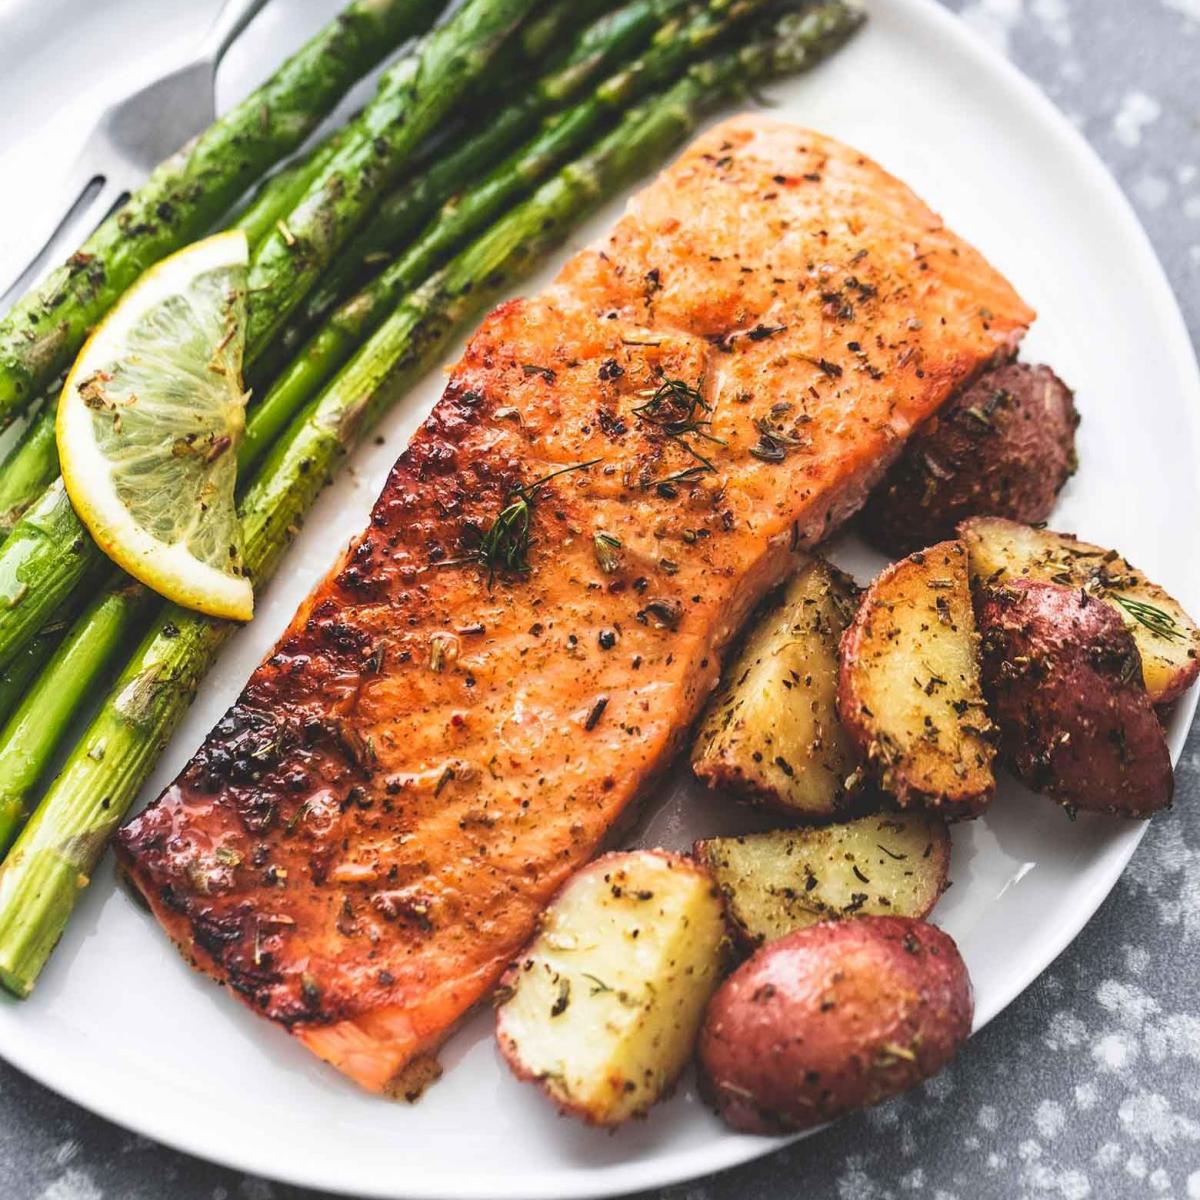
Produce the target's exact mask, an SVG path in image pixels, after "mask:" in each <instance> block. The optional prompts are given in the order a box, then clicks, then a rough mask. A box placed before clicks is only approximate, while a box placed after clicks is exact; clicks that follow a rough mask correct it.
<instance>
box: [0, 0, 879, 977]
mask: <svg viewBox="0 0 1200 1200" xmlns="http://www.w3.org/2000/svg"><path fill="white" fill-rule="evenodd" d="M858 23H859V18H858V16H857V15H856V14H855V13H854V12H853V11H852V10H849V9H847V8H846V6H845V5H844V4H842V3H840V2H826V3H822V4H818V5H817V6H815V7H813V8H811V9H809V10H807V11H805V12H804V13H802V14H795V13H789V14H785V15H784V16H783V17H780V18H779V19H778V20H777V21H776V22H775V23H774V24H773V25H772V26H771V31H770V33H763V34H761V35H759V36H758V37H756V38H755V39H754V40H753V41H752V42H750V43H749V44H747V45H745V46H743V47H741V48H740V49H737V50H733V51H727V52H725V53H722V54H719V55H718V56H716V57H715V58H713V59H710V60H706V61H705V62H703V63H700V64H697V65H696V66H694V67H693V68H692V69H691V70H690V71H689V73H688V74H687V75H686V76H685V77H684V78H683V79H682V80H680V81H679V82H678V83H676V84H675V85H674V86H673V87H671V88H670V89H669V90H667V91H666V92H664V93H661V94H658V95H655V96H654V97H652V98H650V99H649V100H648V101H647V102H646V103H645V104H644V105H642V106H641V107H640V108H638V109H636V110H634V111H632V112H630V113H628V114H627V115H626V116H625V118H624V119H623V120H622V121H621V122H620V123H619V124H618V125H617V126H616V127H615V128H614V129H613V130H612V131H611V132H609V133H608V134H607V135H606V136H604V137H603V138H601V139H600V141H599V142H597V143H596V144H595V145H594V146H593V147H592V148H591V149H590V150H588V151H587V152H586V153H585V154H583V155H581V156H580V157H579V158H578V159H576V160H575V161H573V162H571V163H569V164H568V165H566V166H565V167H563V168H562V169H561V170H560V171H559V172H558V173H557V174H556V175H555V176H554V177H553V178H552V179H550V180H549V181H547V182H546V183H544V184H543V185H542V186H541V187H540V188H539V189H538V190H537V192H535V193H534V195H533V196H531V197H530V198H529V199H527V200H526V201H525V202H524V203H522V204H521V205H519V206H518V207H516V208H514V209H513V210H511V211H510V212H509V214H508V215H507V216H505V217H504V218H503V219H502V220H501V221H499V222H498V223H497V224H496V225H495V226H493V227H492V228H491V229H490V230H489V231H488V232H487V233H485V234H483V235H482V236H481V237H480V238H478V239H477V240H476V241H475V242H474V243H472V244H471V245H470V246H469V247H468V248H467V249H466V250H464V251H463V252H462V253H460V254H459V255H458V256H457V257H456V258H455V259H454V260H453V261H452V262H451V263H449V264H448V265H447V266H446V267H444V268H443V269H442V270H441V271H439V272H438V273H437V274H436V275H434V276H433V277H432V278H430V279H429V280H428V281H426V283H425V284H423V285H422V286H421V287H420V288H419V289H417V291H416V292H414V293H413V294H412V295H411V296H410V297H409V298H408V299H407V300H406V301H405V303H404V304H402V305H401V306H400V307H399V308H398V309H397V310H396V311H395V312H394V313H393V314H392V316H391V317H390V318H389V319H388V320H387V321H386V322H385V323H384V324H383V325H381V326H380V328H379V329H378V330H377V331H376V333H375V335H374V336H373V337H372V338H371V340H370V341H369V342H368V343H367V344H366V345H365V346H364V347H363V348H362V350H361V351H360V352H359V353H358V354H357V355H356V356H355V358H354V359H353V361H352V362H351V363H350V364H349V365H348V366H347V367H346V368H345V370H344V371H343V372H342V373H341V374H340V375H339V376H338V377H337V379H336V380H335V381H334V382H333V383H332V384H331V385H330V386H329V387H328V388H327V389H326V390H325V392H324V393H323V394H322V395H321V397H320V398H319V399H318V400H317V401H316V402H315V403H314V404H313V405H311V406H310V408H309V409H308V410H307V411H306V413H305V414H304V416H303V417H302V418H299V419H297V420H296V421H295V422H294V423H293V425H292V427H291V428H290V430H289V432H288V434H287V436H286V437H284V438H283V439H282V440H281V441H280V442H279V444H278V445H277V446H276V447H275V449H274V450H273V451H272V452H271V454H270V455H269V456H268V458H267V460H266V461H265V463H264V464H263V466H262V468H261V469H260V470H259V472H258V475H257V478H256V479H255V481H254V483H253V484H252V486H251V487H250V489H249V491H248V492H247V494H246V496H245V497H244V499H243V502H242V505H241V511H242V519H243V526H244V530H245V540H246V563H247V565H248V567H249V569H250V570H251V572H252V574H253V575H254V577H255V579H256V580H257V581H258V582H259V583H262V582H264V581H265V580H266V579H267V578H269V577H270V575H271V573H272V571H273V570H274V568H275V567H276V565H277V564H278V562H279V559H280V557H281V555H282V554H283V552H284V550H285V549H286V546H287V544H288V542H289V540H290V538H291V536H292V534H293V531H294V529H295V527H296V523H297V522H298V521H299V520H300V519H301V518H302V516H303V514H304V512H305V511H306V510H307V509H308V508H309V507H310V506H311V504H312V502H313V501H314V500H315V498H316V496H317V495H318V493H319V492H320V491H321V489H322V488H323V487H324V486H325V484H326V483H328V481H329V479H330V478H331V476H332V474H333V472H334V471H335V470H336V468H337V466H338V464H339V463H340V461H341V459H342V458H343V457H344V456H345V455H346V454H347V453H348V452H349V451H350V450H351V449H352V447H353V445H354V444H355V442H356V441H357V440H358V438H359V437H360V436H361V435H362V433H363V432H364V431H365V430H366V429H367V428H369V427H370V426H371V425H372V424H373V423H374V422H375V420H377V419H378V418H379V417H380V416H381V415H382V414H383V412H384V411H386V409H387V408H388V407H389V406H390V405H391V404H392V403H393V402H394V401H395V400H396V399H397V398H398V397H399V395H401V394H402V393H403V391H404V389H405V387H406V386H407V385H408V384H409V383H411V381H412V380H413V379H414V378H415V377H416V376H417V375H418V374H420V373H421V372H422V371H423V370H424V369H425V368H426V367H427V366H428V365H429V364H430V362H431V361H432V360H433V359H434V358H435V357H436V355H437V354H438V353H439V352H440V351H441V349H442V348H443V347H444V346H445V344H446V342H447V341H448V339H449V338H450V337H451V336H452V335H453V333H454V332H455V330H456V329H457V328H458V326H459V325H460V324H461V322H462V321H463V320H464V319H466V318H467V317H468V316H469V315H470V314H471V313H472V312H474V311H475V310H476V309H477V308H478V307H479V306H480V305H481V304H483V303H485V302H486V301H487V300H488V299H490V298H492V297H493V296H494V295H495V293H496V291H497V290H498V289H499V288H501V287H504V286H506V285H508V284H510V283H511V282H512V281H513V280H514V279H515V278H517V277H519V276H520V275H522V274H523V273H524V272H525V271H526V270H527V269H528V268H529V267H530V266H532V265H533V262H534V261H535V260H536V258H537V257H538V256H539V255H541V254H542V253H544V252H545V251H546V250H548V249H549V248H550V247H552V246H553V245H555V244H556V243H557V242H558V241H559V240H560V239H561V238H562V237H563V235H564V234H565V232H566V230H567V228H568V227H569V226H570V225H571V224H572V223H574V222H575V221H578V220H579V219H580V218H581V217H582V216H583V215H584V214H585V213H586V212H588V211H589V210H590V209H591V208H592V207H593V206H594V205H596V204H597V203H599V202H600V201H602V200H603V199H604V198H605V197H607V196H608V195H611V194H612V193H613V192H614V191H615V190H617V189H618V188H620V187H622V186H624V185H626V184H627V183H629V182H630V181H631V180H633V179H635V178H636V177H638V176H639V175H641V174H642V173H644V172H645V171H646V170H647V169H648V168H649V167H650V166H651V164H652V163H654V162H655V161H657V160H658V159H660V158H661V157H662V156H663V155H664V154H665V153H666V152H667V151H668V150H669V149H670V148H671V147H672V146H674V145H675V144H676V143H677V142H678V141H679V140H680V139H681V138H683V137H684V136H686V135H687V134H688V133H689V132H690V131H691V130H692V129H693V128H694V127H695V124H696V122H697V120H698V119H699V117H700V116H701V115H702V113H703V112H704V111H705V110H706V108H707V107H708V106H709V104H710V103H711V102H712V101H713V100H715V99H718V98H720V97H721V96H723V95H728V94H731V93H738V92H740V91H743V90H744V89H746V88H747V87H752V86H753V85H754V84H755V83H758V82H761V81H762V80H763V79H765V78H767V77H769V76H770V75H772V74H775V73H779V72H781V71H791V70H797V69H800V68H801V67H804V66H808V65H810V64H811V63H813V62H815V61H817V60H818V59H819V58H820V57H822V56H823V55H824V54H825V53H827V52H828V51H829V50H830V49H832V48H834V47H835V46H836V45H838V44H840V42H841V41H842V40H843V39H844V38H845V37H846V36H847V35H848V34H849V33H850V32H852V31H853V29H854V28H856V27H857V25H858ZM230 632H231V626H230V625H229V624H228V623H223V622H220V621H215V620H213V619H211V618H208V617H204V616H202V615H200V614H197V613H193V612H189V611H187V610H184V609H180V608H178V607H176V606H173V605H165V606H164V608H163V610H162V612H161V613H160V615H159V617H158V619H157V620H156V621H155V624H154V627H153V628H152V629H151V630H150V631H149V633H148V634H147V635H146V637H145V638H144V639H143V641H142V643H141V645H140V646H139V647H138V649H137V651H136V652H135V653H134V655H133V658H132V659H131V660H130V662H129V664H128V665H127V666H126V668H125V670H124V671H123V672H122V674H121V676H120V677H119V678H118V680H117V682H116V683H115V684H114V686H113V689H112V691H111V692H110V694H109V696H108V697H107V698H106V700H105V701H104V703H103V705H102V707H101V708H100V710H99V712H98V713H97V714H96V716H95V717H94V719H93V720H92V722H91V724H90V726H89V727H88V729H87V731H86V732H85V733H84V735H83V736H82V738H81V739H80V740H79V742H78V743H77V744H76V746H75V748H74V749H73V750H72V752H71V754H70V755H69V757H68V758H67V760H66V762H65V764H64V766H63V769H62V771H61V773H60V774H59V776H58V777H57V779H56V780H55V781H54V783H53V784H52V785H51V786H50V788H49V789H48V791H47V792H46V794H45V795H44V796H43V798H42V801H41V803H40V804H39V806H38V808H37V810H36V812H35V813H34V816H33V817H32V819H31V820H30V822H29V824H28V825H27V826H26V828H25V830H24V831H23V833H22V834H21V836H20V837H19V838H18V840H17V842H16V844H15V845H14V847H13V849H12V851H11V852H10V854H9V856H8V858H7V859H6V860H5V862H4V864H3V867H0V983H2V984H3V986H4V987H6V988H7V989H8V990H9V991H11V992H13V993H14V994H16V995H18V996H26V995H28V994H29V992H30V990H31V989H32V987H33V985H34V983H35V981H36V979H37V976H38V974H39V972H40V971H41V969H42V967H43V966H44V965H45V962H46V959H47V958H48V957H49V955H50V952H51V951H52V950H53V948H54V945H55V943H56V942H57V941H58V938H59V936H60V935H61V933H62V931H63V929H64V928H65V926H66V922H67V919H68V918H69V916H70V913H71V910H72V909H73V907H74V904H75V900H76V897H77V896H78V894H79V892H80V890H81V889H82V888H83V887H84V886H85V885H86V884H87V883H88V880H89V876H90V874H91V872H92V871H93V870H94V869H95V866H96V863H97V861H98V860H99V858H100V855H101V853H102V852H103V849H104V847H105V845H106V844H107V841H108V838H109V837H110V836H111V834H112V832H113V830H114V829H115V827H116V825H117V823H118V822H119V821H120V820H121V818H122V817H123V815H124V814H125V812H126V811H127V809H128V807H129V805H130V804H131V803H132V801H133V798H134V796H135V795H136V793H137V791H138V788H139V787H140V786H141V784H142V782H143V781H144V780H145V778H146V776H147V774H148V773H149V772H150V770H151V769H152V767H153V765H154V763H155V761H156V760H157V758H158V756H159V754H160V753H161V751H162V749H163V747H164V746H165V745H166V742H167V740H168V739H169V738H170V736H171V734H172V732H173V731H174V729H175V727H176V726H177V724H178V722H179V720H180V718H181V717H182V716H183V713H184V712H185V711H186V709H187V706H188V704H189V703H190V701H191V698H192V696H193V695H194V693H195V690H196V688H197V686H198V684H199V682H200V679H201V678H202V677H203V675H204V673H205V672H206V671H207V670H208V668H209V666H210V665H211V663H212V661H213V658H214V656H215V655H216V652H217V650H218V649H219V647H220V645H221V644H222V642H223V641H224V639H225V638H226V637H227V636H228V634H229V633H230Z"/></svg>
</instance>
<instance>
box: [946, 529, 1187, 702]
mask: <svg viewBox="0 0 1200 1200" xmlns="http://www.w3.org/2000/svg"><path fill="white" fill-rule="evenodd" d="M960 536H961V537H962V539H963V541H964V542H965V543H966V546H967V550H968V551H969V553H970V557H971V574H972V577H973V578H974V579H975V581H976V583H977V584H978V585H991V584H1000V583H1008V582H1010V581H1012V580H1015V579H1033V580H1039V581H1041V582H1044V583H1058V584H1062V585H1064V586H1066V587H1073V588H1081V589H1083V590H1084V591H1086V592H1087V593H1088V595H1089V596H1094V597H1095V598H1096V599H1097V600H1102V601H1103V602H1104V603H1105V604H1106V605H1108V607H1110V608H1111V609H1113V611H1114V612H1116V614H1117V616H1119V617H1120V618H1121V620H1122V622H1123V623H1124V625H1125V627H1126V628H1127V629H1128V630H1129V632H1130V633H1131V634H1132V635H1133V640H1134V641H1135V642H1136V643H1137V648H1138V653H1139V654H1140V655H1141V658H1142V676H1143V678H1144V680H1145V683H1146V691H1147V693H1148V694H1149V696H1150V699H1151V701H1152V702H1153V703H1155V704H1167V703H1169V702H1170V701H1172V700H1175V699H1177V698H1178V697H1179V696H1181V695H1182V694H1183V693H1184V692H1185V691H1187V689H1188V688H1189V687H1190V686H1191V685H1192V683H1193V682H1194V681H1195V679H1196V676H1197V675H1198V674H1200V629H1197V627H1196V623H1195V622H1194V621H1193V620H1192V618H1191V617H1189V616H1188V614H1187V613H1186V612H1184V611H1183V609H1182V608H1181V607H1180V605H1179V604H1178V603H1177V602H1176V601H1175V600H1174V599H1173V598H1172V597H1171V596H1170V595H1168V594H1167V592H1166V591H1164V590H1163V589H1162V588H1161V587H1159V586H1158V584H1156V583H1152V582H1151V581H1150V580H1149V579H1147V577H1146V576H1145V575H1144V574H1143V573H1142V572H1141V571H1139V570H1138V569H1137V567H1135V566H1133V565H1132V564H1131V563H1129V562H1127V561H1126V560H1125V559H1124V558H1122V557H1121V556H1120V554H1118V553H1117V552H1116V551H1115V550H1107V549H1105V548H1104V547H1103V546H1094V545H1092V544H1091V543H1090V542H1082V541H1080V540H1079V539H1078V538H1077V537H1075V536H1074V535H1073V534H1070V533H1054V532H1053V531H1051V530H1049V529H1034V528H1032V527H1030V526H1028V525H1021V524H1019V523H1018V522H1016V521H1005V520H1001V519H999V518H992V517H977V518H975V519H973V520H970V521H965V522H963V524H962V526H961V529H960Z"/></svg>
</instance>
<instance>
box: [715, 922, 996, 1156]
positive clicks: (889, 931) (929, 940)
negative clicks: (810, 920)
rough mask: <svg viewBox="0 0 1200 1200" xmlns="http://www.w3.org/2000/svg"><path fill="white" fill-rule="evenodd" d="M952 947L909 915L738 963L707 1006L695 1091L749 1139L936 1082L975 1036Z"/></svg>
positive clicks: (815, 936) (839, 926)
mask: <svg viewBox="0 0 1200 1200" xmlns="http://www.w3.org/2000/svg"><path fill="white" fill-rule="evenodd" d="M973 1013H974V1000H973V997H972V992H971V981H970V978H969V977H968V975H967V969H966V965H965V964H964V963H963V960H962V957H961V955H960V954H959V952H958V947H957V946H955V944H954V941H953V939H951V938H950V937H949V936H948V935H947V934H945V933H943V932H942V931H941V930H940V929H938V928H936V927H935V926H933V925H928V924H926V923H925V922H924V921H917V920H913V919H911V918H907V917H858V918H856V919H855V920H852V921H836V922H826V923H824V924H821V925H812V926H810V927H809V928H807V929H801V930H798V931H797V932H795V933H793V934H789V935H788V936H787V937H785V938H781V939H780V940H779V941H777V942H771V943H769V944H768V945H766V946H764V947H763V948H762V949H761V950H759V951H758V953H757V954H755V955H754V956H753V957H752V958H750V959H749V960H748V961H746V962H745V963H743V964H742V965H741V966H740V967H739V968H738V969H737V970H736V971H735V972H734V973H733V974H732V975H731V976H730V977H729V978H728V979H727V980H726V981H725V982H724V983H723V984H722V985H721V987H720V988H719V989H718V990H717V992H716V994H715V995H714V996H713V998H712V1000H711V1001H710V1002H709V1006H708V1011H707V1013H706V1015H705V1020H704V1025H703V1027H702V1029H701V1032H700V1044H699V1050H698V1056H699V1065H700V1080H701V1088H702V1091H703V1094H704V1095H705V1097H706V1098H707V1099H708V1100H709V1102H710V1103H711V1104H712V1105H713V1107H714V1108H715V1109H716V1111H717V1113H718V1115H719V1116H720V1117H721V1118H722V1120H724V1121H725V1122H726V1124H728V1125H730V1126H732V1127H733V1128H734V1129H737V1130H741V1131H743V1132H745V1133H767V1134H771V1133H782V1132H786V1131H788V1130H796V1129H809V1128H811V1127H812V1126H814V1125H820V1124H823V1123H824V1122H826V1121H831V1120H833V1119H834V1118H835V1117H840V1116H842V1115H843V1114H845V1113H848V1112H852V1111H854V1110H855V1109H860V1108H867V1107H869V1106H870V1105H873V1104H878V1103H879V1102H880V1101H881V1100H886V1099H888V1098H889V1097H890V1096H894V1095H896V1094H897V1093H899V1092H902V1091H904V1090H905V1089H907V1088H910V1087H912V1086H913V1085H914V1084H917V1083H919V1082H920V1081H921V1080H923V1079H928V1078H929V1076H931V1075H934V1074H936V1072H938V1071H940V1070H941V1069H942V1067H944V1066H945V1065H946V1063H948V1062H949V1061H950V1059H951V1058H953V1057H954V1054H955V1052H956V1051H957V1050H958V1047H959V1046H960V1045H962V1043H963V1042H964V1041H965V1040H966V1038H967V1035H968V1034H969V1033H970V1032H971V1018H972V1015H973Z"/></svg>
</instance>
